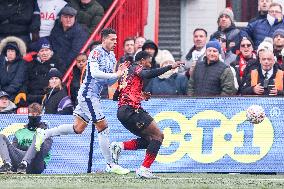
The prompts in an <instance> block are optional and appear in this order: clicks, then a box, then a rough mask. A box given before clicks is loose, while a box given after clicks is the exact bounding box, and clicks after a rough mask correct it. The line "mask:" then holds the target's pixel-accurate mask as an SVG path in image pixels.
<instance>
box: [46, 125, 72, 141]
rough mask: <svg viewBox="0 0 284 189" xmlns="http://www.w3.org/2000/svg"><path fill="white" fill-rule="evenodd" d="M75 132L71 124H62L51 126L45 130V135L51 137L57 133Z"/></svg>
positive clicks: (57, 134)
mask: <svg viewBox="0 0 284 189" xmlns="http://www.w3.org/2000/svg"><path fill="white" fill-rule="evenodd" d="M68 134H76V133H75V131H74V128H73V124H62V125H59V126H58V127H53V128H50V129H46V130H45V137H46V138H48V137H53V136H59V135H68Z"/></svg>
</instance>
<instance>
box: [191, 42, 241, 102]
mask: <svg viewBox="0 0 284 189" xmlns="http://www.w3.org/2000/svg"><path fill="white" fill-rule="evenodd" d="M220 53H221V45H220V43H219V42H218V41H209V42H208V43H207V44H206V57H205V58H204V60H203V61H201V62H197V63H196V66H195V68H194V70H193V74H192V76H191V77H190V80H189V85H188V93H187V94H188V95H190V96H217V95H233V94H235V93H236V89H235V86H234V76H233V73H232V71H231V69H230V67H229V66H228V65H226V64H224V63H223V62H221V61H220V58H219V57H220Z"/></svg>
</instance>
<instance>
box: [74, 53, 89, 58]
mask: <svg viewBox="0 0 284 189" xmlns="http://www.w3.org/2000/svg"><path fill="white" fill-rule="evenodd" d="M79 56H86V57H87V58H88V55H87V54H86V53H79V54H78V55H77V56H76V59H77V58H78V57H79Z"/></svg>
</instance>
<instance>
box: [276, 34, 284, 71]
mask: <svg viewBox="0 0 284 189" xmlns="http://www.w3.org/2000/svg"><path fill="white" fill-rule="evenodd" d="M273 47H274V55H275V57H276V59H277V62H278V64H279V65H281V66H282V65H283V63H284V62H283V54H282V53H281V52H282V51H283V49H284V29H277V30H276V31H275V32H274V33H273ZM282 67H283V66H282Z"/></svg>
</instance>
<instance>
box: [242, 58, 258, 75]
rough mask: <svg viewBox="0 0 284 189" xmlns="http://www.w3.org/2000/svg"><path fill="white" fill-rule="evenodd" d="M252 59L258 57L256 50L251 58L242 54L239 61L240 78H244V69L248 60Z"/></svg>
mask: <svg viewBox="0 0 284 189" xmlns="http://www.w3.org/2000/svg"><path fill="white" fill-rule="evenodd" d="M250 59H256V54H255V53H254V52H253V53H252V57H251V58H249V59H245V57H244V56H243V55H242V54H240V61H239V72H240V78H243V75H244V70H245V68H246V66H247V62H248V60H250Z"/></svg>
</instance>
